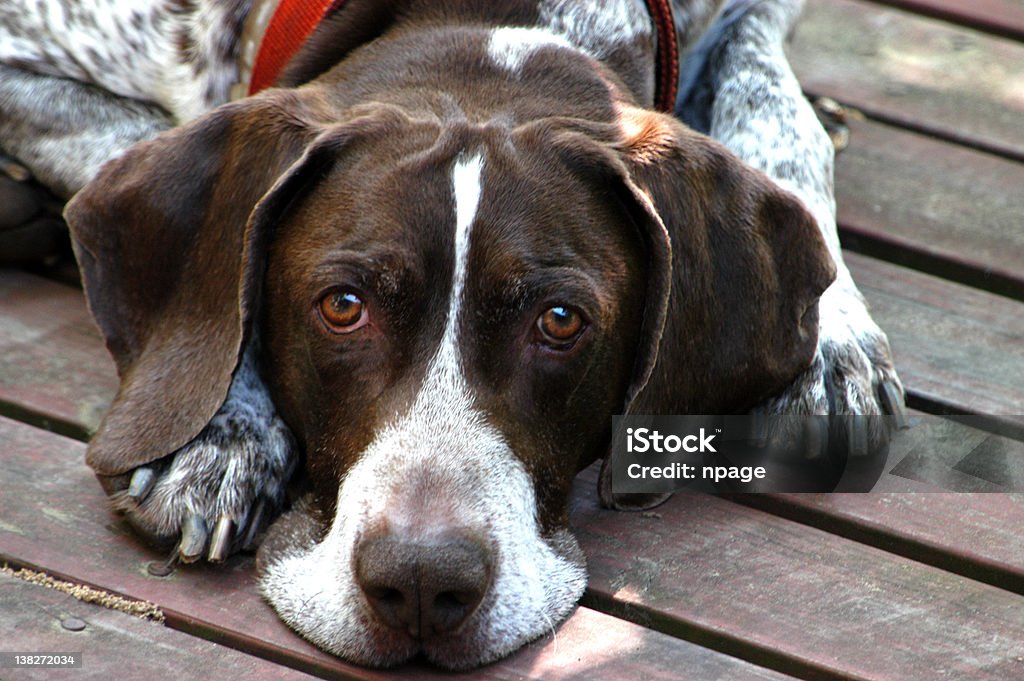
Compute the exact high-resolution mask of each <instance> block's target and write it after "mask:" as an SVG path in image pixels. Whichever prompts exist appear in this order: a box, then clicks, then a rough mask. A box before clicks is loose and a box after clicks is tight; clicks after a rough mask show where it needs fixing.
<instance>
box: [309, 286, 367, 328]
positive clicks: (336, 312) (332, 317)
mask: <svg viewBox="0 0 1024 681" xmlns="http://www.w3.org/2000/svg"><path fill="white" fill-rule="evenodd" d="M317 311H318V312H319V313H320V320H321V321H322V322H323V323H324V326H326V327H327V329H328V330H329V331H331V332H333V333H352V332H353V331H355V330H356V329H359V328H361V327H363V326H365V325H366V323H367V322H368V321H369V315H367V313H366V303H364V302H363V299H362V298H360V297H359V295H358V294H356V293H353V292H351V291H331V292H329V293H327V295H325V296H324V297H323V298H321V299H320V302H319V304H318V305H317Z"/></svg>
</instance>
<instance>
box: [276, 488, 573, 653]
mask: <svg viewBox="0 0 1024 681" xmlns="http://www.w3.org/2000/svg"><path fill="white" fill-rule="evenodd" d="M543 544H544V548H545V549H546V550H544V551H542V552H540V553H541V555H539V556H538V558H539V559H538V560H537V561H536V562H535V563H533V564H531V565H529V567H528V569H526V570H516V571H514V572H513V571H507V572H505V573H499V574H498V575H497V576H496V578H495V583H494V588H493V589H492V591H491V593H490V594H489V595H488V596H487V597H486V598H485V599H484V601H483V603H481V605H480V607H479V608H478V610H477V612H475V613H474V614H473V615H472V616H471V617H470V618H469V619H468V620H467V621H466V622H465V623H464V624H463V625H462V626H461V627H459V629H458V630H456V631H455V632H453V633H452V634H450V635H446V636H442V637H437V638H431V639H426V640H417V639H414V638H412V637H411V636H409V635H408V634H407V633H405V632H402V631H398V630H395V629H392V628H389V627H387V626H384V625H382V624H381V623H380V622H378V621H377V620H376V619H375V617H374V616H373V614H372V611H371V610H370V608H369V606H368V605H367V603H366V601H365V599H364V597H363V595H362V593H361V592H360V591H359V588H358V586H357V585H356V584H355V581H354V580H353V579H352V576H351V568H350V561H346V560H338V559H337V557H336V551H335V548H336V547H334V546H331V539H330V533H329V532H328V528H327V527H326V525H325V524H324V521H323V519H321V518H319V517H318V516H317V514H316V513H315V512H314V511H312V510H311V507H310V506H309V505H308V504H307V503H300V504H299V505H297V506H296V507H295V508H294V509H292V510H291V511H290V512H288V513H286V514H285V515H284V516H282V517H281V518H280V519H279V520H278V521H277V522H276V523H274V525H273V526H272V527H271V528H270V531H269V532H268V533H267V536H266V538H265V539H264V541H263V544H262V545H261V547H260V550H259V553H258V556H257V565H258V568H259V573H260V590H261V592H262V594H263V596H264V598H265V599H266V600H267V601H268V602H269V603H270V605H271V606H272V607H273V608H274V610H275V611H276V612H277V614H278V616H280V617H281V619H282V620H283V621H284V622H285V623H286V624H287V625H288V626H289V627H291V628H292V629H293V630H294V631H295V632H296V633H298V634H299V635H300V636H302V637H303V638H305V639H306V640H308V641H310V642H311V643H313V644H314V645H316V646H317V647H319V648H321V649H323V650H325V651H327V652H329V653H331V654H333V655H337V656H338V657H340V658H342V659H345V660H347V661H349V662H353V663H355V664H359V665H363V666H367V667H377V668H385V667H394V666H397V665H400V664H402V663H404V662H407V661H409V660H411V659H412V658H414V657H417V656H421V657H422V658H423V659H426V660H427V661H429V662H430V663H432V664H434V665H436V666H438V667H441V668H444V669H448V670H452V671H463V670H467V669H472V668H475V667H479V666H482V665H485V664H488V663H490V662H494V661H496V660H499V659H501V658H503V657H505V656H507V655H509V654H511V653H512V652H514V651H516V650H518V649H519V648H520V647H521V646H523V645H524V644H526V643H529V642H530V641H533V640H535V639H537V638H539V637H541V636H543V635H544V634H547V633H551V632H553V631H554V627H555V626H556V625H558V624H559V623H560V622H561V621H562V620H563V619H565V618H566V617H567V616H568V615H569V614H570V613H571V612H572V610H573V609H574V608H575V606H576V602H577V601H578V600H579V598H580V597H581V596H582V595H583V590H584V589H585V587H586V582H587V579H586V565H585V560H584V557H583V552H582V551H581V550H580V548H579V544H578V543H577V542H576V538H575V537H573V536H572V534H571V533H570V532H569V531H568V530H559V531H557V532H555V533H554V534H552V535H551V536H550V537H547V538H545V539H544V540H543ZM526 558H528V557H526V556H519V557H517V560H516V563H517V564H518V565H519V566H520V567H521V566H523V564H524V559H526ZM524 573H525V574H524Z"/></svg>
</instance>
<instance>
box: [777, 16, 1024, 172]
mask: <svg viewBox="0 0 1024 681" xmlns="http://www.w3.org/2000/svg"><path fill="white" fill-rule="evenodd" d="M970 4H973V3H963V5H964V6H965V7H966V6H968V5H970ZM789 53H790V55H791V59H792V62H793V65H794V71H795V72H796V74H797V76H798V78H799V79H800V82H801V83H802V84H803V86H804V88H805V89H806V90H807V91H808V92H810V93H813V94H817V95H827V96H829V97H832V98H833V99H836V100H837V101H840V102H843V103H845V104H848V105H850V106H853V107H855V108H857V109H861V110H862V111H864V112H865V113H867V114H869V115H870V116H872V117H876V118H878V119H880V120H884V121H890V122H895V123H898V124H900V125H903V126H907V127H910V128H912V129H918V130H923V131H926V132H928V133H930V134H934V135H937V136H941V137H944V138H946V139H950V140H955V141H958V142H961V143H964V144H970V145H972V146H977V147H978V148H982V149H986V150H989V151H992V152H994V153H999V154H1003V155H1006V156H1009V157H1010V158H1014V159H1018V160H1020V159H1024V138H1022V136H1021V134H1020V121H1021V116H1022V114H1024V45H1021V44H1019V43H1016V42H1014V41H1010V40H1005V39H1001V38H995V37H992V36H989V35H985V34H983V33H979V32H977V31H972V30H970V29H967V28H963V27H960V26H955V25H952V24H947V23H944V22H941V21H937V20H934V19H928V18H923V17H920V16H916V15H913V14H907V13H905V12H901V11H899V10H893V9H888V8H884V7H880V6H878V5H876V4H872V3H869V2H862V1H861V0H811V1H810V2H808V3H807V9H806V11H805V13H804V17H803V19H802V21H801V23H800V24H799V25H798V27H797V31H796V36H795V39H794V41H793V43H792V45H791V46H790V50H789Z"/></svg>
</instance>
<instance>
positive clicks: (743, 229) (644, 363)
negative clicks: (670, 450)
mask: <svg viewBox="0 0 1024 681" xmlns="http://www.w3.org/2000/svg"><path fill="white" fill-rule="evenodd" d="M620 130H621V141H620V151H621V153H622V155H623V158H624V160H625V163H626V165H627V168H628V172H629V177H630V180H631V182H632V187H633V192H634V194H636V201H637V204H638V206H640V207H642V208H644V209H645V212H646V213H647V220H646V222H645V223H642V224H644V225H645V226H646V229H647V230H648V231H649V232H655V233H660V232H661V231H662V230H664V231H665V233H666V234H667V238H668V246H667V249H668V251H669V253H668V255H667V258H666V257H665V256H664V255H658V254H654V255H653V256H652V257H651V258H650V263H651V270H650V271H649V273H648V276H649V277H653V278H654V279H655V280H658V281H663V280H665V279H666V278H667V279H668V280H669V282H670V283H669V285H668V287H667V290H663V291H662V293H661V295H662V296H663V297H664V299H657V298H655V299H651V298H649V299H648V300H647V301H646V303H645V309H651V306H652V305H653V306H655V309H658V308H660V306H662V305H664V307H665V310H666V316H665V320H664V325H663V326H662V328H661V329H660V331H661V337H660V338H658V339H657V340H656V341H655V340H654V339H651V338H650V337H644V338H642V340H641V346H640V348H639V351H638V361H637V366H636V369H635V374H634V378H633V385H632V387H631V389H630V392H629V395H628V396H627V398H628V401H627V404H626V406H625V409H624V413H627V414H649V415H653V414H735V413H745V412H746V411H749V409H751V408H752V407H753V406H755V405H756V404H758V403H760V402H761V401H763V400H765V399H766V398H768V397H770V396H771V395H773V394H776V393H778V392H780V391H781V390H782V389H784V388H785V387H786V386H787V385H788V384H789V383H791V382H792V381H793V380H794V379H795V378H796V376H797V375H798V374H799V373H800V371H802V370H804V369H805V368H807V367H808V366H809V365H810V363H811V360H812V359H813V356H814V352H815V348H816V345H817V337H818V305H817V303H818V298H819V297H820V295H821V293H822V292H823V291H824V290H825V288H826V287H828V285H829V284H830V283H831V282H832V279H833V278H834V277H835V264H834V263H833V261H832V259H831V256H830V255H829V253H828V250H827V248H826V246H825V242H824V239H823V237H822V235H821V232H820V230H819V228H818V226H817V224H816V222H815V220H814V218H813V217H812V216H811V214H810V213H809V212H808V211H807V210H806V209H805V208H804V207H803V205H802V204H801V203H800V202H799V201H798V200H797V199H796V197H794V196H792V195H790V194H789V193H787V192H785V191H784V190H782V189H781V188H779V187H778V186H777V185H775V184H774V183H773V182H772V181H771V180H770V179H769V178H768V177H766V176H765V175H763V174H762V173H760V172H758V171H755V170H753V169H752V168H750V167H748V166H746V165H745V164H744V163H743V162H742V161H740V160H739V159H738V158H736V157H735V156H733V155H732V154H731V153H730V152H729V151H728V150H726V149H725V148H724V147H723V146H721V145H720V144H718V143H716V142H714V141H712V140H710V139H709V138H707V137H705V136H703V135H700V134H698V133H695V132H693V131H692V130H689V129H688V128H686V127H685V126H684V125H682V124H681V123H680V122H679V121H677V120H675V119H674V118H671V117H669V116H665V115H662V114H658V113H654V112H648V111H643V110H639V109H625V110H623V112H622V118H621V121H620ZM647 242H648V243H649V244H658V243H660V242H659V240H658V239H651V238H648V239H647ZM666 261H667V262H668V265H667V266H668V268H669V272H668V273H666V272H665V271H663V269H662V268H663V267H664V266H665V265H664V263H665V262H666ZM652 294H653V295H655V296H656V295H658V294H657V293H654V292H653V291H651V293H649V295H652ZM650 331H651V329H644V332H643V333H644V334H648V333H650ZM651 348H654V350H653V352H652V350H651ZM598 486H599V493H600V496H601V500H602V503H604V504H605V505H606V506H610V507H616V508H643V507H649V506H650V505H653V504H654V503H658V502H660V501H662V500H664V498H665V495H656V496H648V495H636V496H634V495H613V494H612V492H611V465H610V455H609V457H608V458H606V459H605V461H604V463H603V465H602V469H601V476H600V479H599V483H598Z"/></svg>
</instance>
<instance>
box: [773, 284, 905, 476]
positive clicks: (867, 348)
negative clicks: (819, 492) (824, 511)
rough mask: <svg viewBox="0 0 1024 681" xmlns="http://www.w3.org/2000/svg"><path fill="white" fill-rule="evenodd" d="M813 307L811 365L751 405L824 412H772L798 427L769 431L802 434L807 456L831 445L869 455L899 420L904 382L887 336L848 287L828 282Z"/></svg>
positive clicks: (799, 437) (831, 448)
mask: <svg viewBox="0 0 1024 681" xmlns="http://www.w3.org/2000/svg"><path fill="white" fill-rule="evenodd" d="M819 314H820V322H819V335H818V349H817V351H816V352H815V356H814V360H813V362H812V364H811V366H810V367H808V368H807V369H806V370H805V371H804V372H803V373H802V374H801V375H800V376H798V377H797V379H796V380H795V381H794V382H793V383H792V384H791V385H790V386H789V387H788V388H787V389H786V390H785V391H784V392H783V393H782V394H780V395H778V396H776V397H775V398H773V399H771V400H769V401H768V402H767V403H766V404H764V405H762V406H761V407H760V408H759V409H757V410H755V412H756V413H758V414H766V415H768V416H772V415H784V414H792V415H819V416H829V417H830V418H829V419H827V421H826V420H819V419H806V420H800V419H796V420H793V419H790V420H787V419H778V420H776V422H777V423H779V424H783V425H782V427H783V428H786V427H790V428H791V427H795V426H796V424H799V427H800V428H801V429H802V430H803V431H804V432H802V433H799V434H797V433H777V432H772V433H770V437H771V438H772V439H780V438H784V439H786V440H788V441H791V442H796V441H799V442H801V443H802V447H803V453H804V456H805V457H806V458H807V459H816V458H819V457H820V456H821V455H822V454H823V453H825V452H829V451H835V450H836V446H837V445H838V446H839V450H840V451H842V452H844V453H845V454H846V455H848V456H849V457H852V458H857V457H867V456H870V455H874V454H876V453H878V452H880V451H882V450H884V448H885V447H886V446H887V445H888V443H889V438H890V435H891V432H892V430H893V429H894V428H902V427H904V425H905V416H904V392H903V385H902V383H901V382H900V379H899V377H898V376H897V375H896V370H895V368H894V367H893V361H892V352H891V350H890V348H889V340H888V338H887V337H886V335H885V333H884V332H883V331H882V330H881V329H880V328H879V327H878V325H877V324H875V322H874V320H873V319H872V318H871V316H870V314H869V313H868V310H867V306H866V305H865V303H864V300H863V298H862V297H861V295H860V293H859V292H858V291H857V290H856V289H854V288H852V287H838V286H833V287H830V288H829V289H828V290H827V291H826V292H825V294H824V295H823V296H822V298H821V302H820V304H819ZM844 417H845V418H844ZM826 422H827V424H828V425H827V428H823V427H822V426H823V425H824V424H825V423H826Z"/></svg>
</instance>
